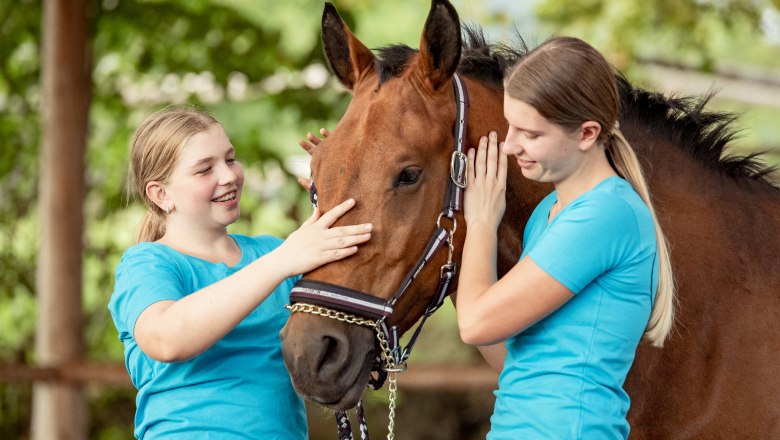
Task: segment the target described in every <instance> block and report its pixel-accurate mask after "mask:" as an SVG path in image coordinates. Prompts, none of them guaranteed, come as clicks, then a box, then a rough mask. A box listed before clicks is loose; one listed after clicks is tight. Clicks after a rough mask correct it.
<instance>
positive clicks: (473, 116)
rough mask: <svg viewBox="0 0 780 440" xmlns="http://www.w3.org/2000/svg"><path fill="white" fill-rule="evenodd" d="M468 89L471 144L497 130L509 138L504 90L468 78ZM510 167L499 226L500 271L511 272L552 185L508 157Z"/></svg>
mask: <svg viewBox="0 0 780 440" xmlns="http://www.w3.org/2000/svg"><path fill="white" fill-rule="evenodd" d="M466 85H467V87H468V93H469V103H470V104H469V122H468V145H471V146H476V145H479V139H480V137H482V136H486V135H487V134H488V133H489V132H490V131H496V132H497V133H498V138H499V139H504V138H506V132H507V123H506V119H505V118H504V93H503V90H501V89H495V88H491V87H488V86H485V85H484V84H481V83H479V82H476V81H473V80H469V79H466ZM509 162H510V163H509V168H508V170H507V192H506V211H505V213H504V218H503V219H502V220H501V224H500V225H499V228H498V262H497V263H498V264H497V267H498V275H499V276H502V275H503V274H505V273H506V272H508V271H509V270H510V269H511V268H512V267H513V266H514V265H515V264H517V261H518V259H519V257H520V253H521V251H522V241H523V230H524V229H525V225H526V223H527V222H528V219H529V218H530V217H531V213H532V212H533V210H534V208H535V207H536V205H537V204H539V202H540V201H541V200H542V199H543V198H544V196H546V195H547V194H549V193H550V192H551V191H552V190H553V188H552V185H550V184H541V183H538V182H534V181H532V180H529V179H526V178H525V177H523V175H522V173H521V172H520V168H519V167H517V165H516V164H515V163H514V161H513V160H512V158H509Z"/></svg>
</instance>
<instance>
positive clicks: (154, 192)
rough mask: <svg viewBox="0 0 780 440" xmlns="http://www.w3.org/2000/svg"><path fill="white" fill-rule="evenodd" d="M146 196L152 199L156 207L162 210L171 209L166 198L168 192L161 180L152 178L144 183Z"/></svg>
mask: <svg viewBox="0 0 780 440" xmlns="http://www.w3.org/2000/svg"><path fill="white" fill-rule="evenodd" d="M146 197H148V198H149V200H151V201H152V203H154V204H155V205H157V207H158V208H160V209H161V210H163V211H166V212H167V211H170V210H172V209H173V207H172V206H170V205H171V202H170V200H168V193H167V192H166V191H165V185H163V184H162V182H158V181H156V180H153V181H151V182H149V183H147V184H146Z"/></svg>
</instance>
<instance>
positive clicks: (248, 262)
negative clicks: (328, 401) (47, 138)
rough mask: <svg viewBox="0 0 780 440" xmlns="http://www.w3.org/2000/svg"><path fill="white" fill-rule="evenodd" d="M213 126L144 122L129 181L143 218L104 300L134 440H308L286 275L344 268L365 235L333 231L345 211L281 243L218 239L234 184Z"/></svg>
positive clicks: (177, 114) (167, 115) (157, 117)
mask: <svg viewBox="0 0 780 440" xmlns="http://www.w3.org/2000/svg"><path fill="white" fill-rule="evenodd" d="M235 156H236V153H235V149H234V148H233V146H232V145H231V143H230V140H229V139H228V137H227V136H226V134H225V132H224V130H223V129H222V126H221V125H220V124H219V123H218V122H217V121H216V120H215V119H214V118H212V117H211V116H209V115H207V114H205V113H203V112H199V111H195V110H192V109H186V108H184V109H172V110H167V111H163V112H159V113H156V114H153V115H151V116H150V117H148V118H147V119H146V120H145V121H144V122H143V123H142V124H141V126H140V127H139V128H138V130H137V131H136V133H135V135H134V137H133V140H132V151H131V161H130V177H131V179H132V183H133V184H134V185H135V190H136V191H137V193H138V194H139V196H140V197H141V199H142V200H143V201H144V203H145V205H146V206H147V208H148V212H147V214H146V217H145V219H144V222H143V225H142V227H141V231H140V233H139V236H138V240H137V241H138V244H137V245H135V246H133V247H131V248H130V249H128V250H127V252H125V254H124V255H123V257H122V260H121V262H120V263H119V266H118V267H117V270H116V284H115V290H114V293H113V295H112V297H111V301H110V303H109V309H110V311H111V315H112V317H113V319H114V323H115V325H116V327H117V330H118V331H119V339H120V340H121V341H122V342H123V344H124V347H125V364H126V366H127V369H128V372H129V373H130V377H131V379H132V381H133V384H134V385H135V386H136V387H137V388H138V397H137V399H136V400H137V402H136V403H137V411H136V418H135V435H136V437H138V438H147V439H149V438H161V439H162V438H164V439H179V438H180V439H192V438H220V439H221V438H230V439H234V438H246V439H258V438H263V439H305V438H307V429H306V417H305V412H304V407H303V402H302V401H301V399H300V398H299V397H298V396H297V395H296V394H295V392H294V391H293V389H292V385H291V382H290V379H289V377H288V375H287V371H286V369H285V367H284V364H283V360H282V356H281V342H280V340H279V337H278V333H279V331H280V330H281V329H282V326H283V325H284V323H285V321H286V316H287V313H286V311H285V310H284V309H283V305H284V304H285V303H286V302H287V300H288V297H289V292H290V289H291V287H292V284H293V282H294V278H293V277H295V276H297V275H298V274H300V273H303V272H307V271H310V270H312V269H314V268H316V267H319V266H321V265H323V264H326V263H329V262H332V261H336V260H339V259H342V258H345V257H348V256H350V255H352V254H354V253H355V252H357V246H358V245H359V244H361V243H363V242H365V241H367V240H368V239H369V238H370V233H371V225H370V224H362V225H353V226H343V227H331V226H332V225H333V223H334V222H335V221H336V220H337V219H338V218H339V217H341V216H342V215H343V214H344V213H346V212H347V211H349V209H351V208H352V207H353V206H354V204H355V202H354V201H353V200H347V201H345V202H344V203H342V204H341V205H339V206H337V207H335V208H333V209H331V210H330V211H329V212H327V213H326V214H322V215H321V214H320V212H319V211H317V210H315V212H314V214H313V215H312V216H311V217H310V218H309V219H308V220H307V221H306V222H305V223H304V224H303V225H302V226H301V227H300V228H299V229H298V230H297V231H295V232H293V233H292V234H291V235H290V236H289V237H288V238H287V239H286V240H284V241H282V240H280V239H277V238H274V237H268V236H264V237H247V236H243V235H235V234H228V232H227V227H228V226H229V225H230V224H232V223H234V222H235V221H236V220H237V219H238V217H239V200H240V198H241V191H242V187H243V182H244V177H243V172H242V170H241V166H240V165H239V164H238V162H237V161H236V159H235Z"/></svg>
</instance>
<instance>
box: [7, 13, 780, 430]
mask: <svg viewBox="0 0 780 440" xmlns="http://www.w3.org/2000/svg"><path fill="white" fill-rule="evenodd" d="M336 3H337V5H336V6H337V7H338V8H339V11H340V12H341V14H342V16H343V17H344V18H345V21H346V22H347V24H348V25H349V26H350V28H351V29H352V30H353V31H354V32H355V34H356V35H358V36H359V37H360V38H361V39H362V40H363V41H364V42H365V43H366V44H367V45H368V46H369V47H379V46H382V45H386V44H390V43H398V42H401V43H405V44H408V45H410V46H412V47H417V46H418V43H419V35H420V30H421V28H422V25H423V22H424V20H425V17H426V14H427V11H428V8H429V3H428V2H427V1H423V0H395V1H392V2H390V1H379V0H343V1H337V2H336ZM520 3H522V4H520ZM454 4H455V6H456V7H457V8H458V9H459V12H460V14H461V17H462V18H464V19H466V20H469V21H472V22H478V23H481V24H483V25H485V26H486V29H487V30H488V32H489V34H490V35H492V36H493V37H494V38H495V39H499V40H507V39H510V38H512V36H511V33H512V29H513V25H514V26H517V28H518V30H519V31H520V32H521V33H522V34H523V36H524V37H526V39H527V40H528V41H529V42H530V43H531V44H535V43H538V42H540V41H542V40H543V39H544V38H545V37H547V36H549V35H552V34H554V33H558V34H570V35H576V36H580V37H582V38H585V39H587V40H588V41H590V42H592V43H593V44H594V45H596V46H597V47H598V48H599V49H601V50H603V51H604V52H605V53H607V55H608V57H609V58H610V59H611V60H612V61H613V62H614V63H615V64H616V66H618V67H619V68H620V69H622V70H624V71H625V72H626V73H627V74H628V75H629V77H630V78H632V79H633V80H635V81H636V82H638V83H640V84H643V85H645V86H647V87H649V88H657V87H659V84H658V83H657V82H655V81H656V80H657V78H653V77H652V76H651V75H647V74H646V73H645V71H646V69H645V68H644V67H645V66H646V65H647V62H648V60H665V61H668V62H673V63H680V64H684V65H686V66H689V67H690V68H693V69H696V70H699V71H701V72H718V71H721V70H724V69H726V70H728V69H731V68H734V67H743V66H746V65H748V66H755V67H757V68H761V69H764V70H768V71H770V72H775V73H774V78H777V77H778V76H780V75H777V72H778V71H779V70H780V56H778V55H780V12H778V10H780V1H779V0H763V1H762V0H756V1H752V2H746V1H740V0H719V1H716V0H651V1H646V2H635V1H633V0H610V1H606V0H581V1H577V2H570V1H564V0H533V1H528V2H511V1H501V0H492V1H488V0H484V1H478V0H470V1H467V0H461V1H454ZM41 9H42V5H41V3H40V2H39V1H32V0H19V1H12V0H0V10H1V11H3V12H2V14H1V16H0V37H1V38H0V184H1V185H2V189H3V190H2V192H0V219H1V221H0V363H18V364H28V365H35V359H34V351H33V349H32V346H33V341H34V329H35V319H36V299H35V265H36V256H37V248H38V244H39V243H38V227H39V222H38V217H37V207H36V199H37V184H38V166H39V144H40V139H41V132H40V131H41V128H40V112H41V105H42V104H41V86H40V82H39V77H40V65H41V59H40V55H41V44H40V43H41V12H42V11H41ZM321 11H322V2H321V1H316V0H287V1H283V2H279V1H272V0H187V1H183V0H180V1H175V0H102V1H95V2H93V3H92V5H91V10H90V17H91V26H92V27H91V35H92V43H91V56H92V65H93V81H94V89H93V100H92V104H91V108H90V136H89V141H88V152H87V158H86V160H87V170H88V171H87V175H86V181H87V186H88V191H87V193H86V194H85V195H84V210H85V214H86V221H87V224H86V231H85V236H84V244H85V249H84V254H83V258H84V311H85V315H86V321H87V322H86V335H85V337H86V339H87V345H88V347H89V354H88V356H89V360H91V361H96V362H121V361H122V346H121V344H120V343H119V342H118V340H117V338H116V331H115V329H114V327H113V324H112V322H111V318H110V316H109V314H108V313H107V310H106V304H107V301H108V298H109V296H110V294H111V291H112V287H113V269H114V267H115V266H116V264H117V262H118V260H119V258H120V256H121V254H122V252H123V251H124V249H125V248H127V247H128V246H129V245H131V244H132V242H133V239H134V235H135V232H136V229H137V227H138V225H139V223H140V219H141V216H142V214H143V208H142V207H141V206H140V204H138V203H137V202H135V201H133V200H132V196H131V195H130V194H128V193H127V192H126V190H125V177H126V169H127V150H128V140H129V137H130V135H131V133H132V131H133V129H134V128H135V126H137V124H138V123H139V122H140V121H141V120H142V119H143V117H144V116H145V115H147V114H148V113H149V112H150V111H152V110H155V109H158V108H161V107H164V106H166V105H169V104H180V103H191V104H194V105H197V106H199V107H202V108H204V109H206V110H209V111H211V112H212V113H213V114H214V115H215V116H216V117H217V118H218V119H219V120H220V121H222V122H223V124H224V126H225V128H226V131H227V132H228V134H229V135H230V137H231V140H232V142H233V144H234V145H235V146H236V148H237V151H238V155H239V160H240V161H241V162H242V164H243V165H244V167H245V171H246V189H245V193H244V194H245V195H244V197H243V198H242V201H241V208H242V214H243V215H242V219H241V220H240V221H239V222H238V223H237V224H236V225H235V227H234V228H233V231H235V232H240V233H246V234H261V233H270V234H275V235H279V236H284V235H286V234H287V233H289V232H290V231H292V230H293V229H294V228H295V227H296V226H297V225H298V224H299V223H300V222H301V221H302V219H304V218H306V217H307V216H308V214H309V212H310V207H309V204H308V201H307V198H306V195H305V194H304V192H303V191H302V190H301V189H300V188H299V187H298V186H297V184H296V183H295V179H294V175H295V174H299V175H303V174H306V172H307V160H306V156H305V155H303V154H302V153H301V151H299V148H298V147H297V140H298V139H299V138H301V136H302V135H304V134H305V132H307V131H314V130H316V129H318V128H319V127H322V126H325V127H333V126H335V124H336V121H337V120H338V118H339V116H340V115H341V114H342V113H343V111H344V109H345V108H346V105H347V103H348V100H349V94H348V93H345V92H344V90H343V89H342V88H341V87H340V86H339V85H337V84H336V82H335V80H334V79H333V78H332V77H331V76H330V74H329V73H328V72H327V68H326V67H325V66H326V63H325V61H324V60H323V57H322V48H321V45H320V41H319V24H320V14H321ZM715 86H717V84H716V85H715ZM712 106H713V107H715V108H718V109H721V110H724V109H725V110H730V111H736V112H739V113H742V114H743V116H742V117H741V118H740V120H739V126H740V127H742V128H744V129H745V130H744V132H743V137H742V138H741V139H740V140H739V141H738V142H737V144H736V145H735V147H736V149H737V151H740V152H748V151H753V150H756V149H767V150H769V151H770V154H769V155H768V156H767V158H768V160H770V161H774V162H778V161H780V133H778V129H777V128H776V125H775V121H776V120H778V119H780V110H778V107H770V106H763V107H761V106H759V107H757V106H748V105H746V104H744V103H741V102H737V101H729V100H718V99H717V98H716V99H715V100H714V101H713V103H712ZM77 208H78V207H74V209H77ZM422 338H423V340H422V341H421V342H420V343H419V345H418V348H417V350H416V352H415V356H414V359H413V363H424V362H443V361H448V362H455V363H473V362H479V360H478V355H476V354H475V352H474V351H473V350H472V349H469V348H467V347H464V346H463V345H461V344H460V343H459V340H458V337H457V330H456V326H455V324H454V321H453V311H452V309H451V308H450V307H446V308H444V309H443V310H442V311H441V312H439V314H437V315H436V316H434V318H433V320H432V322H431V323H430V324H428V327H427V328H426V331H425V332H423V336H422ZM88 396H89V399H90V411H91V425H90V426H91V431H90V436H91V438H100V439H112V438H129V437H131V436H132V434H131V432H132V417H133V412H134V402H133V396H134V393H133V391H132V390H124V389H113V388H110V387H106V386H99V385H91V386H89V387H88ZM30 398H31V387H30V385H28V384H5V383H2V384H0V438H9V439H10V438H26V437H27V436H28V435H29V416H30ZM383 402H384V399H383V394H382V393H381V392H380V393H376V394H375V395H373V396H372V397H371V398H370V400H369V406H370V408H369V409H370V411H371V413H372V414H371V415H370V416H374V415H376V417H374V418H373V420H374V422H372V429H378V430H380V431H379V432H376V433H375V435H378V434H380V433H381V429H382V426H381V425H382V422H381V421H383V420H384V416H383V412H382V411H383ZM400 405H401V408H400V414H399V418H400V419H401V420H403V419H404V418H407V419H408V420H410V421H412V422H411V423H412V424H413V425H416V427H415V428H414V429H417V431H416V432H415V433H414V434H410V435H408V436H409V437H412V438H432V439H433V438H471V437H473V438H479V437H480V436H482V438H484V430H485V429H486V422H487V417H489V414H490V411H491V409H492V396H491V394H490V392H489V391H484V392H482V391H475V392H473V393H446V392H444V393H441V394H440V395H439V396H432V395H429V394H425V393H405V394H402V395H401V402H400ZM310 418H311V419H312V424H313V425H312V426H313V429H312V434H313V438H317V437H316V435H315V433H317V432H319V431H320V428H319V427H320V426H323V428H322V430H323V431H324V432H323V433H322V438H332V434H333V432H332V431H333V427H332V426H331V425H330V424H329V423H331V421H330V416H329V415H327V414H326V413H325V412H323V411H321V410H318V409H316V408H312V409H311V410H310ZM421 418H424V419H425V420H429V421H430V420H438V421H439V423H438V424H432V425H431V426H420V425H422V424H420V423H414V422H413V421H414V420H422V419H421ZM326 420H327V421H326ZM375 426H376V428H374V427H375ZM403 429H411V428H403Z"/></svg>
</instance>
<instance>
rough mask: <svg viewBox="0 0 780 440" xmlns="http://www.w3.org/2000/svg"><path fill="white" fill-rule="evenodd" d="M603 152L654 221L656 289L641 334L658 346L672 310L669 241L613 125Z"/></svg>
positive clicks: (633, 158) (639, 171)
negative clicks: (651, 306)
mask: <svg viewBox="0 0 780 440" xmlns="http://www.w3.org/2000/svg"><path fill="white" fill-rule="evenodd" d="M607 154H608V157H609V159H610V161H611V163H612V165H613V166H614V167H615V171H617V172H618V174H620V176H621V177H622V178H624V179H626V180H627V181H628V182H629V183H630V184H631V186H633V187H634V190H635V191H636V192H637V193H638V194H639V196H640V197H641V198H642V200H643V201H644V202H645V204H646V205H647V207H648V208H649V209H650V213H651V214H652V216H653V222H654V223H655V237H656V242H657V245H658V290H657V292H656V295H655V302H654V303H653V309H652V312H651V313H650V321H649V322H648V323H647V328H646V329H645V334H644V337H645V339H647V340H648V341H650V343H651V344H652V345H653V346H655V347H662V346H663V344H664V340H665V339H666V337H667V336H668V335H669V332H670V331H671V329H672V324H673V323H674V309H675V286H674V277H673V274H672V261H671V256H670V252H669V244H668V243H667V241H666V236H665V235H664V232H663V230H662V229H661V225H660V223H659V222H658V217H657V216H656V213H655V208H654V207H653V202H652V200H651V197H650V191H649V190H648V188H647V182H646V181H645V177H644V175H643V174H642V168H641V167H640V165H639V160H638V159H637V157H636V154H634V149H633V148H631V145H630V144H629V143H628V141H627V140H626V138H625V137H623V133H622V132H621V131H620V128H618V127H617V126H615V127H614V128H613V129H612V139H611V140H610V141H608V142H607Z"/></svg>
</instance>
